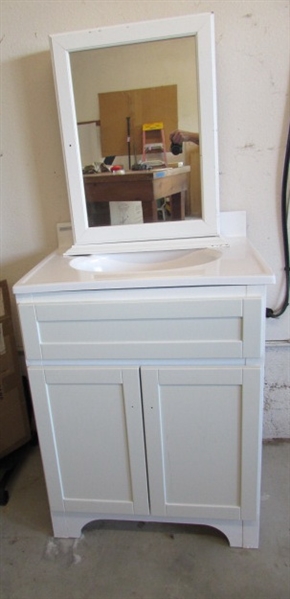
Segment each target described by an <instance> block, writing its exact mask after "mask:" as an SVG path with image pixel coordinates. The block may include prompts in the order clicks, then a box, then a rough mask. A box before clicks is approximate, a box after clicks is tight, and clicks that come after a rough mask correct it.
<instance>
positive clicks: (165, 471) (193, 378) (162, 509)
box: [141, 367, 261, 520]
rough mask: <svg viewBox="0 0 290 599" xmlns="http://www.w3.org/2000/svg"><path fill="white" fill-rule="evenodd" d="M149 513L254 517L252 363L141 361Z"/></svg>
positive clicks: (256, 390) (256, 388)
mask: <svg viewBox="0 0 290 599" xmlns="http://www.w3.org/2000/svg"><path fill="white" fill-rule="evenodd" d="M141 380H142V389H143V402H144V418H145V438H146V447H147V461H148V481H149V488H150V503H151V512H152V514H153V515H156V516H170V517H178V518H179V517H181V518H183V517H185V518H186V517H195V518H215V519H223V518H226V519H235V520H236V519H247V520H253V519H255V518H256V517H257V511H258V498H259V478H260V444H261V432H260V428H261V426H260V420H261V418H260V415H261V407H260V406H261V394H260V389H261V373H260V369H259V368H242V367H241V368H230V367H228V368H222V367H221V368H207V367H200V368H186V367H185V368H177V367H176V368H170V369H169V368H160V369H156V368H155V369H154V368H153V367H152V368H151V367H150V368H149V367H144V368H142V377H141Z"/></svg>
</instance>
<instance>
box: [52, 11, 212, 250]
mask: <svg viewBox="0 0 290 599" xmlns="http://www.w3.org/2000/svg"><path fill="white" fill-rule="evenodd" d="M193 35H194V36H196V43H197V73H198V93H199V120H200V127H199V132H200V149H201V156H202V161H201V180H202V195H203V198H202V200H203V201H202V217H201V218H195V219H192V220H186V221H182V222H168V223H152V224H146V225H144V224H142V225H122V226H121V227H120V226H115V227H112V226H111V227H89V226H88V220H87V214H86V203H85V194H84V186H83V177H82V168H81V160H80V148H79V140H78V131H77V118H76V113H75V104H74V95H73V82H72V75H71V68H70V53H71V52H76V51H79V50H84V49H87V50H88V49H92V48H101V49H104V48H106V47H107V46H116V47H118V46H120V45H124V44H134V43H136V42H138V43H140V42H149V41H156V40H162V39H170V38H175V37H183V36H193ZM50 44H51V52H52V61H53V69H54V77H55V84H56V94H57V103H58V111H59V119H60V128H61V135H62V144H63V153H64V160H65V166H66V175H67V186H68V195H69V201H70V208H71V215H72V225H73V234H74V241H75V246H74V248H73V250H72V252H73V253H76V252H77V253H92V251H94V250H93V246H94V244H96V245H97V246H100V244H102V243H106V244H108V243H111V245H114V246H115V247H114V251H115V252H118V251H120V245H119V244H122V243H124V242H125V243H127V242H129V243H131V242H140V241H144V242H147V241H155V240H159V241H160V242H161V243H162V241H164V242H165V244H166V246H168V243H169V242H170V240H172V241H173V242H175V240H176V238H179V239H182V238H185V239H186V238H191V239H192V238H194V237H199V238H200V237H209V236H211V237H218V235H219V192H218V151H217V150H218V148H217V113H216V76H215V56H214V54H215V51H214V48H215V42H214V15H213V14H212V13H204V14H200V15H198V14H195V15H185V16H179V17H175V18H173V19H172V18H169V19H159V20H154V19H153V20H150V21H145V22H139V23H130V24H125V25H124V24H123V25H118V26H113V27H105V28H100V27H98V28H95V29H90V30H87V31H78V32H70V33H63V34H57V35H52V36H51V37H50ZM89 246H90V247H89Z"/></svg>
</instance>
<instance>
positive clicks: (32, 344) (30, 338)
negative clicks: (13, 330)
mask: <svg viewBox="0 0 290 599" xmlns="http://www.w3.org/2000/svg"><path fill="white" fill-rule="evenodd" d="M18 314H19V319H20V325H21V330H22V338H23V345H24V351H25V355H26V357H27V358H29V359H30V360H41V358H42V356H41V345H40V343H39V341H40V340H39V331H38V323H37V319H36V317H35V308H34V306H33V305H29V304H19V305H18Z"/></svg>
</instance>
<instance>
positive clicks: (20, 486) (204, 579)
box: [0, 442, 290, 599]
mask: <svg viewBox="0 0 290 599" xmlns="http://www.w3.org/2000/svg"><path fill="white" fill-rule="evenodd" d="M289 463H290V444H289V443H287V442H278V443H270V444H266V445H264V451H263V479H262V508H261V510H262V511H261V535H260V549H251V550H247V549H233V548H230V547H229V545H228V542H227V541H226V540H225V538H224V537H223V536H222V535H221V533H217V532H214V531H212V530H211V529H205V528H202V527H190V526H177V525H176V526H175V525H174V526H172V525H153V524H145V525H142V523H138V524H136V523H135V524H132V523H127V524H126V523H115V524H112V523H101V524H100V523H98V524H96V523H95V524H94V525H92V524H90V525H89V527H87V529H86V530H85V531H84V533H83V535H82V537H81V539H78V540H75V541H74V540H72V539H68V540H55V539H53V537H52V536H51V534H52V531H51V525H50V517H49V511H48V504H47V497H46V491H45V485H44V480H43V472H42V467H41V461H40V456H39V450H38V448H37V447H34V448H32V449H29V453H28V455H27V457H26V458H25V460H24V462H23V463H22V465H21V467H20V468H19V469H18V472H17V473H16V474H15V475H14V477H13V479H10V481H9V485H8V489H9V493H10V499H9V502H8V504H7V505H6V506H5V507H1V508H0V513H1V545H2V550H1V583H0V598H1V599H33V598H34V597H35V599H289V598H290V567H289V558H290V537H289V522H290V480H289Z"/></svg>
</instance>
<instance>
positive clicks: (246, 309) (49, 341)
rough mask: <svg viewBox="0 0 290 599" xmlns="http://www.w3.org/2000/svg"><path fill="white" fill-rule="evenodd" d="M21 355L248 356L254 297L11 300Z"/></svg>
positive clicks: (253, 338) (256, 337) (254, 333)
mask: <svg viewBox="0 0 290 599" xmlns="http://www.w3.org/2000/svg"><path fill="white" fill-rule="evenodd" d="M19 313H20V319H21V325H22V332H23V337H24V344H25V351H26V357H27V359H28V360H155V359H158V360H163V359H172V360H175V359H178V360H182V359H184V360H185V359H203V358H204V359H219V358H233V359H240V358H254V357H259V356H260V355H261V351H262V349H261V348H262V318H261V299H260V298H259V297H258V298H256V297H255V298H252V297H250V298H229V299H220V298H215V299H208V298H205V299H200V298H198V299H188V300H177V299H174V300H162V301H160V300H144V302H140V301H127V302H122V301H118V302H112V301H111V302H107V303H105V302H91V303H69V302H67V303H66V302H59V303H52V304H49V303H47V304H46V303H43V304H36V305H31V304H24V305H20V306H19Z"/></svg>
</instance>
